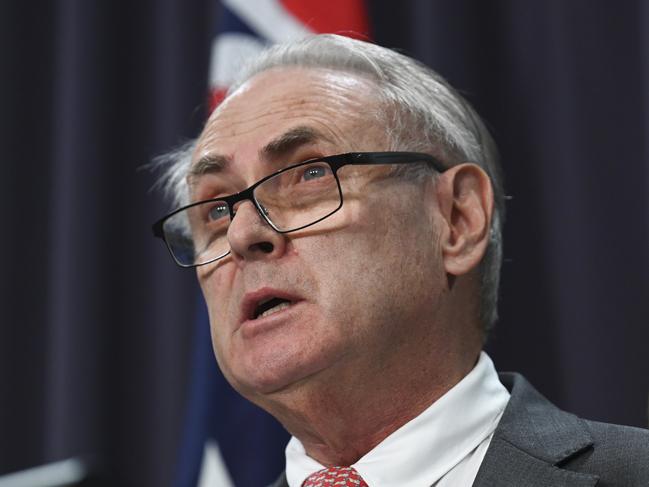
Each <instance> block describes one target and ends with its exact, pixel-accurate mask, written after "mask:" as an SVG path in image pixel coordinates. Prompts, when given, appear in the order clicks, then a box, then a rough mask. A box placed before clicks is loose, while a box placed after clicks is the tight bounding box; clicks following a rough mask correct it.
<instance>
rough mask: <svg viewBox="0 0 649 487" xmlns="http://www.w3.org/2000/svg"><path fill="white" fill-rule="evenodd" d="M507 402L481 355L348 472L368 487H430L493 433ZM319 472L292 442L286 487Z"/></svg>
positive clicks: (296, 486)
mask: <svg viewBox="0 0 649 487" xmlns="http://www.w3.org/2000/svg"><path fill="white" fill-rule="evenodd" d="M508 400H509V392H508V391H507V389H505V387H504V386H503V385H502V384H501V383H500V381H499V380H498V374H497V373H496V369H495V368H494V365H493V362H492V361H491V359H490V358H489V356H488V355H487V354H486V353H485V352H481V353H480V358H479V359H478V363H477V364H476V365H475V367H474V368H473V370H471V372H469V374H467V375H466V376H465V377H464V378H463V379H462V380H461V381H460V382H458V383H457V384H456V385H455V386H454V387H452V388H451V389H450V390H449V391H448V392H446V394H444V395H443V396H442V397H440V398H439V399H438V400H437V401H435V402H434V403H433V404H432V405H431V406H429V407H428V409H426V410H425V411H424V412H422V413H421V414H420V415H419V416H417V417H415V418H414V419H412V420H411V421H409V422H408V423H406V424H404V425H403V426H402V427H401V428H399V429H398V430H396V431H395V432H393V433H392V434H391V435H389V436H388V437H387V438H385V439H384V440H383V441H382V442H381V443H379V444H378V445H377V446H376V447H375V448H374V449H372V450H371V451H370V452H368V453H367V454H366V455H365V456H363V457H361V458H360V459H359V460H358V462H356V463H355V464H353V465H352V466H353V467H354V468H355V469H356V470H357V471H358V472H359V473H360V475H361V476H362V477H363V479H364V480H365V481H366V482H367V484H368V485H369V486H381V487H396V486H398V487H421V486H423V485H432V484H434V483H435V482H437V481H438V480H439V479H440V478H442V477H443V476H444V475H445V474H446V473H447V472H448V471H449V470H451V469H452V468H453V467H454V466H455V465H457V464H458V463H459V462H460V461H461V460H462V459H463V458H465V457H466V456H467V455H468V454H469V453H471V452H472V451H473V450H474V449H475V448H476V447H477V446H478V445H479V444H480V443H481V442H482V441H484V440H485V439H486V438H487V437H488V436H489V435H491V433H493V431H494V430H495V428H496V426H497V424H498V420H499V419H500V416H501V415H502V412H503V410H504V409H505V406H506V405H507V402H508ZM323 468H325V467H324V466H322V465H321V464H320V463H319V462H317V461H316V460H314V459H313V458H311V457H309V456H308V455H307V454H306V452H305V450H304V447H303V446H302V443H301V442H300V441H299V440H298V439H297V438H295V437H293V438H291V441H289V443H288V445H287V447H286V477H287V480H288V484H289V486H290V487H299V486H301V485H302V483H303V482H304V480H305V479H306V478H307V477H308V476H309V475H311V474H312V473H314V472H317V471H318V470H321V469H323Z"/></svg>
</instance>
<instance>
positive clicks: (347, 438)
mask: <svg viewBox="0 0 649 487" xmlns="http://www.w3.org/2000/svg"><path fill="white" fill-rule="evenodd" d="M477 355H478V354H477V353H473V354H471V355H465V356H464V357H465V358H464V359H461V357H460V356H449V355H446V354H445V355H444V356H441V355H436V357H437V358H438V360H436V361H434V362H435V363H429V364H425V363H422V362H419V364H418V365H417V367H418V368H417V370H418V372H421V373H418V374H415V375H413V374H412V373H410V372H411V371H412V370H415V369H413V368H412V367H413V364H412V363H411V364H405V366H403V365H404V364H401V365H402V366H401V367H395V366H394V365H391V366H389V367H385V370H380V369H379V370H374V371H372V374H370V376H369V377H368V376H367V374H365V377H362V376H361V375H360V374H358V373H356V374H341V371H340V370H338V371H333V372H331V376H332V377H327V375H329V374H322V375H323V377H317V378H310V380H308V381H305V382H304V383H303V384H295V385H294V386H292V387H290V388H287V389H286V390H284V391H281V392H278V393H277V397H274V398H273V400H272V404H268V403H266V404H263V406H264V407H265V408H266V409H267V410H269V412H270V413H271V414H273V415H274V416H275V417H276V418H278V419H279V420H280V422H282V424H283V425H284V426H285V427H286V429H287V430H288V431H289V432H290V433H291V434H292V435H293V436H295V437H296V438H298V439H299V440H300V441H301V442H302V444H303V445H304V448H305V450H306V452H307V454H308V455H309V456H310V457H312V458H314V459H315V460H317V461H318V462H320V463H321V464H323V465H326V466H334V465H338V466H342V465H351V464H353V463H355V462H356V461H358V460H359V459H360V458H361V457H362V456H364V455H365V454H366V453H368V452H369V451H370V450H372V449H373V448H374V447H375V446H376V445H378V444H379V443H380V442H381V441H383V440H384V439H385V438H386V437H387V436H389V435H390V434H392V433H393V432H394V431H396V430H397V429H399V428H400V427H401V426H403V425H404V424H406V423H407V422H409V421H410V420H412V419H413V418H415V417H417V416H418V415H419V414H421V413H422V412H423V411H424V410H425V409H426V408H428V407H429V406H430V405H431V404H433V403H434V402H435V401H437V399H439V398H440V397H441V396H442V395H444V394H445V393H446V392H447V391H448V390H449V389H451V388H452V387H453V386H454V385H455V384H457V383H458V382H459V381H460V380H461V379H462V378H463V377H464V376H465V375H466V374H468V373H469V372H470V371H471V369H472V368H473V366H474V365H475V362H476V360H477ZM433 356H435V355H433ZM430 362H433V361H430ZM330 379H333V380H330ZM359 385H362V387H359ZM368 391H370V393H368Z"/></svg>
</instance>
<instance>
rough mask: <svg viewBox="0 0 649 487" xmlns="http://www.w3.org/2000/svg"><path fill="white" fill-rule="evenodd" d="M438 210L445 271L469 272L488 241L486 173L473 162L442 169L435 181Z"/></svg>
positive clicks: (489, 189) (489, 192)
mask: <svg viewBox="0 0 649 487" xmlns="http://www.w3.org/2000/svg"><path fill="white" fill-rule="evenodd" d="M438 202H439V210H440V213H441V215H442V218H443V223H444V230H443V231H442V234H441V240H440V243H441V251H442V257H443V260H444V267H445V268H446V272H447V273H448V274H451V275H454V276H459V275H462V274H466V273H468V272H470V271H471V270H472V269H474V268H475V267H477V265H478V264H479V263H480V261H481V260H482V257H483V255H484V253H485V251H486V248H487V244H488V243H489V233H490V232H489V229H490V226H491V216H492V212H493V190H492V186H491V181H490V179H489V176H487V174H486V173H485V171H484V170H483V169H482V168H480V167H479V166H477V165H475V164H470V163H465V164H459V165H457V166H454V167H452V168H450V169H448V170H447V171H445V172H444V173H443V174H442V175H441V176H440V177H439V180H438Z"/></svg>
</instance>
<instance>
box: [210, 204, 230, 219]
mask: <svg viewBox="0 0 649 487" xmlns="http://www.w3.org/2000/svg"><path fill="white" fill-rule="evenodd" d="M207 216H208V220H211V221H216V220H219V219H220V218H223V217H228V216H230V212H229V211H228V205H226V204H225V203H216V204H215V205H214V206H212V207H211V208H210V209H209V210H208V212H207Z"/></svg>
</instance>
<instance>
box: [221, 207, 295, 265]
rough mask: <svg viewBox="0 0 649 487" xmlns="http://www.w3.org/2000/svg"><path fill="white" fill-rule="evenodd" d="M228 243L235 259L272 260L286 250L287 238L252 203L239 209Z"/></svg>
mask: <svg viewBox="0 0 649 487" xmlns="http://www.w3.org/2000/svg"><path fill="white" fill-rule="evenodd" d="M228 241H229V243H230V249H231V250H232V256H233V257H234V258H235V259H243V260H259V259H270V258H275V257H278V256H280V255H282V254H283V253H284V251H285V250H286V236H284V235H283V234H281V233H278V232H276V231H275V230H273V228H272V227H271V226H270V225H269V224H268V223H267V222H266V221H265V220H264V219H263V218H262V217H261V215H260V214H259V212H258V211H257V208H255V206H254V204H253V203H252V202H251V201H244V202H242V203H241V204H240V205H239V206H238V207H237V209H236V216H235V217H234V219H233V220H232V222H231V223H230V227H229V228H228Z"/></svg>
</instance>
